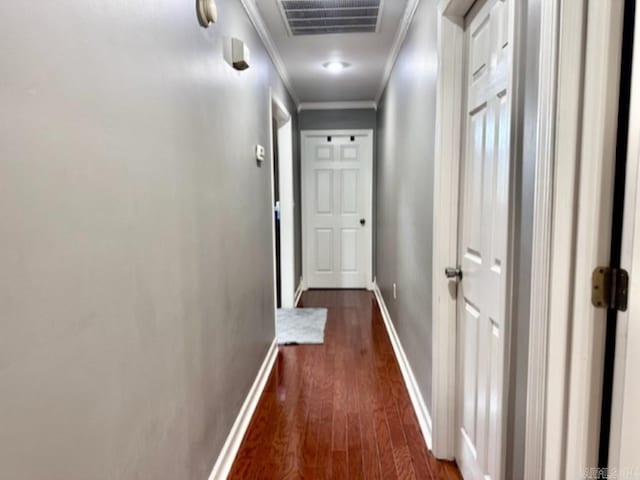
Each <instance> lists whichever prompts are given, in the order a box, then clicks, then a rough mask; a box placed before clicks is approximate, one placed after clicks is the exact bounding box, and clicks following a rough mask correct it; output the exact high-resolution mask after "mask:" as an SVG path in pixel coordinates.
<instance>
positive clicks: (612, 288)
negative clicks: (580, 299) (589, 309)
mask: <svg viewBox="0 0 640 480" xmlns="http://www.w3.org/2000/svg"><path fill="white" fill-rule="evenodd" d="M628 295H629V274H628V273H627V271H626V270H623V269H621V268H611V267H597V268H596V269H595V270H594V271H593V275H592V276H591V303H592V304H593V306H594V307H597V308H611V309H614V310H619V311H621V312H626V311H627V303H628Z"/></svg>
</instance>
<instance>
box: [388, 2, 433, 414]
mask: <svg viewBox="0 0 640 480" xmlns="http://www.w3.org/2000/svg"><path fill="white" fill-rule="evenodd" d="M436 62H437V37H436V0H424V1H422V2H420V6H419V7H418V10H417V12H416V15H415V18H414V21H413V25H412V26H411V28H410V30H409V33H408V35H407V38H406V40H405V43H404V46H403V47H402V50H401V52H400V55H399V57H398V60H397V63H396V65H395V67H394V69H393V73H392V75H391V78H390V79H389V83H388V85H387V88H386V90H385V92H384V95H383V98H382V101H381V103H380V105H379V107H378V162H377V168H376V171H377V190H376V191H377V194H376V203H377V234H376V276H377V282H378V285H379V286H380V290H381V291H382V295H383V297H384V300H385V303H386V304H387V306H388V308H389V313H390V314H391V318H392V319H393V321H394V324H395V328H396V330H397V331H398V335H399V337H400V341H401V342H402V345H403V347H404V349H405V351H406V354H407V357H408V359H409V362H410V363H411V366H412V368H413V371H414V373H415V375H416V378H417V381H418V384H419V386H420V389H421V391H422V395H423V396H424V399H425V401H426V402H427V406H428V408H429V409H431V387H432V381H431V365H432V346H431V345H432V319H431V268H432V258H431V257H432V243H433V242H432V237H433V158H434V142H435V116H436V80H437V64H436ZM393 283H396V284H397V294H398V295H397V300H394V298H393V290H392V288H393V287H392V286H393Z"/></svg>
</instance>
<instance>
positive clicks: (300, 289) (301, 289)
mask: <svg viewBox="0 0 640 480" xmlns="http://www.w3.org/2000/svg"><path fill="white" fill-rule="evenodd" d="M302 292H304V284H303V282H302V278H301V279H300V282H299V283H298V288H296V293H295V296H294V297H293V306H294V307H296V308H297V307H298V303H299V302H300V297H302Z"/></svg>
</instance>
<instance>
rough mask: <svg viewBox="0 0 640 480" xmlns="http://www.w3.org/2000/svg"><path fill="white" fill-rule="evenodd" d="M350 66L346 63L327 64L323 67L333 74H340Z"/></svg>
mask: <svg viewBox="0 0 640 480" xmlns="http://www.w3.org/2000/svg"><path fill="white" fill-rule="evenodd" d="M348 66H349V64H348V63H346V62H327V63H325V64H324V65H323V67H324V68H326V69H327V70H329V71H330V72H331V73H340V72H342V70H344V69H345V68H347V67H348Z"/></svg>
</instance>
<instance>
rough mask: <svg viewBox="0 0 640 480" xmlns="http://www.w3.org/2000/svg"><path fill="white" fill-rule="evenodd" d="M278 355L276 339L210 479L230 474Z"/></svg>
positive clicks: (217, 479) (218, 478) (219, 478)
mask: <svg viewBox="0 0 640 480" xmlns="http://www.w3.org/2000/svg"><path fill="white" fill-rule="evenodd" d="M277 356H278V345H277V343H276V340H275V339H274V340H273V343H272V344H271V346H270V347H269V351H268V352H267V356H266V357H265V359H264V362H263V363H262V366H261V367H260V370H259V371H258V375H257V376H256V379H255V381H254V382H253V385H252V386H251V390H249V394H248V395H247V398H246V399H245V401H244V403H243V404H242V408H241V409H240V413H238V416H237V417H236V421H235V422H234V423H233V426H232V427H231V431H230V432H229V436H228V437H227V440H226V441H225V442H224V445H223V447H222V450H221V452H220V455H219V456H218V460H216V464H215V465H214V466H213V470H212V471H211V475H209V480H221V479H223V478H227V476H228V475H229V472H230V471H231V467H232V466H233V461H234V460H235V458H236V455H237V454H238V450H239V449H240V444H241V443H242V439H243V438H244V434H245V433H246V432H247V429H248V428H249V423H250V422H251V418H252V417H253V414H254V412H255V410H256V407H257V406H258V401H259V400H260V397H261V396H262V392H263V391H264V388H265V386H266V384H267V380H268V379H269V374H270V373H271V370H272V368H273V364H274V363H275V361H276V358H277Z"/></svg>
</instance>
